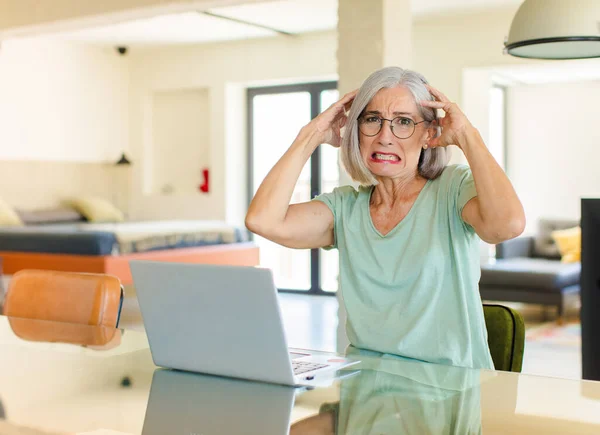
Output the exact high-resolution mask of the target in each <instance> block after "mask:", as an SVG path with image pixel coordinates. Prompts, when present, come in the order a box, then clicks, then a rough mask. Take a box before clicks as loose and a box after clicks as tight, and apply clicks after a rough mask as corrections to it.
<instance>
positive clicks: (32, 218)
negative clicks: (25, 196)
mask: <svg viewBox="0 0 600 435" xmlns="http://www.w3.org/2000/svg"><path fill="white" fill-rule="evenodd" d="M17 212H18V214H19V217H20V218H21V220H22V221H23V223H25V225H43V224H58V223H67V222H80V221H83V220H84V217H83V215H82V214H81V213H79V212H78V211H77V210H75V209H74V208H71V207H63V208H51V209H50V208H49V209H44V210H18V211H17Z"/></svg>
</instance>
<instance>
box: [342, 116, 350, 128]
mask: <svg viewBox="0 0 600 435" xmlns="http://www.w3.org/2000/svg"><path fill="white" fill-rule="evenodd" d="M347 122H348V117H347V116H344V117H343V118H341V119H340V128H342V127H344V126H345V125H346V123H347Z"/></svg>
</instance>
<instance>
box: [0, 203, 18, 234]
mask: <svg viewBox="0 0 600 435" xmlns="http://www.w3.org/2000/svg"><path fill="white" fill-rule="evenodd" d="M0 226H3V227H21V226H23V221H22V220H21V218H20V217H19V215H18V214H17V212H16V211H15V210H14V209H13V208H12V207H11V206H10V205H8V204H7V203H6V202H4V201H2V199H0Z"/></svg>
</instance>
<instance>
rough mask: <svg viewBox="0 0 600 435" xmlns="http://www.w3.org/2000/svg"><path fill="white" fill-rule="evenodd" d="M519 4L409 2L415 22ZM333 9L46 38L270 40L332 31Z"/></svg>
mask: <svg viewBox="0 0 600 435" xmlns="http://www.w3.org/2000/svg"><path fill="white" fill-rule="evenodd" d="M364 1H368V0H364ZM521 2H522V0H452V1H448V0H411V10H412V13H413V15H414V16H415V17H417V18H418V17H423V16H427V15H433V14H436V15H438V14H440V13H453V12H464V11H474V10H481V9H486V8H497V7H502V6H506V7H508V6H512V7H516V6H517V5H519V4H520V3H521ZM337 7H338V0H277V1H265V2H262V3H249V4H245V5H238V6H229V7H223V8H214V9H210V10H208V11H198V12H185V13H178V14H171V15H163V16H158V17H154V18H146V19H140V20H136V21H130V22H124V23H119V24H113V25H108V26H101V27H95V28H89V29H85V30H78V31H69V32H63V33H58V34H54V35H51V37H53V38H57V39H61V40H69V41H77V42H87V43H93V44H99V45H111V46H112V45H127V46H136V45H137V46H144V45H170V44H198V43H210V42H217V41H228V40H238V39H247V38H260V37H268V36H275V35H277V34H278V33H279V31H280V32H286V33H292V34H297V33H307V32H314V31H323V30H332V29H335V28H336V26H337ZM203 12H209V13H210V14H212V15H210V16H209V15H206V14H204V13H203ZM214 15H218V16H214ZM224 17H226V18H224ZM227 18H229V19H227ZM246 23H252V24H256V25H252V24H246ZM265 27H266V28H265ZM46 37H47V36H46Z"/></svg>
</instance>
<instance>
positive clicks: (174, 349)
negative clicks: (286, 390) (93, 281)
mask: <svg viewBox="0 0 600 435" xmlns="http://www.w3.org/2000/svg"><path fill="white" fill-rule="evenodd" d="M130 266H131V273H132V275H133V281H134V285H135V288H136V293H137V297H138V300H139V303H140V308H141V312H142V317H143V321H144V327H145V328H146V334H147V336H148V340H149V344H150V350H151V352H152V358H153V360H154V363H155V364H156V365H157V366H160V367H167V368H172V369H179V370H186V371H192V372H198V373H209V374H214V375H221V376H229V377H235V378H242V379H252V380H258V381H264V382H272V383H276V384H283V385H319V384H323V383H324V382H330V381H331V379H332V378H334V377H335V376H336V371H337V370H339V369H340V368H342V367H345V366H348V365H351V364H354V363H357V362H358V361H350V360H348V359H346V358H340V357H335V358H332V357H331V356H328V355H319V354H315V355H311V354H310V353H309V352H305V351H301V352H297V351H293V352H290V351H289V350H288V346H287V342H286V338H285V332H284V329H283V323H282V320H281V313H280V310H279V303H278V301H277V290H276V288H275V284H274V281H273V275H272V273H271V271H270V270H269V269H264V268H258V267H245V266H216V265H206V264H180V263H165V262H151V261H131V262H130Z"/></svg>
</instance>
